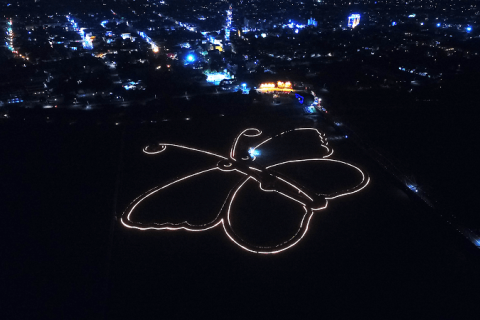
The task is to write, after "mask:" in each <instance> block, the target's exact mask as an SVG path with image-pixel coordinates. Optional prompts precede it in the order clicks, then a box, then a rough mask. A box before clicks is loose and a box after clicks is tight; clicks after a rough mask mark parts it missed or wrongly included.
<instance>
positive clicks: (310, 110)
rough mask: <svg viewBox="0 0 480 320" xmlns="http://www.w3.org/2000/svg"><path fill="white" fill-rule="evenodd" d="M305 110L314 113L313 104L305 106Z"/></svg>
mask: <svg viewBox="0 0 480 320" xmlns="http://www.w3.org/2000/svg"><path fill="white" fill-rule="evenodd" d="M305 112H307V113H310V114H311V113H315V107H314V106H308V107H305Z"/></svg>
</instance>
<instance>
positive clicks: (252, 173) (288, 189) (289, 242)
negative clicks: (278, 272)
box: [121, 128, 370, 254]
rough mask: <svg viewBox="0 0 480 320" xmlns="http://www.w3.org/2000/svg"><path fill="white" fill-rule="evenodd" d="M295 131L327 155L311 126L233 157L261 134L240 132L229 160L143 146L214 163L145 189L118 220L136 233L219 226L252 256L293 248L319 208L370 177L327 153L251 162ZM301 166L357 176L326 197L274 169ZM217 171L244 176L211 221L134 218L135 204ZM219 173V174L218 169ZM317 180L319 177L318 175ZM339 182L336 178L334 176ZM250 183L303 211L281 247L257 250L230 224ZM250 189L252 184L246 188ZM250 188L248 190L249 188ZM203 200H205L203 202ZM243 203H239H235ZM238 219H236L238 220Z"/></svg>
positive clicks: (250, 130) (160, 145)
mask: <svg viewBox="0 0 480 320" xmlns="http://www.w3.org/2000/svg"><path fill="white" fill-rule="evenodd" d="M297 131H305V132H308V131H311V132H313V133H314V134H315V135H316V136H317V137H318V138H319V141H320V142H321V144H322V146H323V147H325V148H326V150H327V152H328V151H329V147H328V142H327V141H326V138H325V135H324V134H323V133H321V132H319V131H318V130H317V129H315V128H297V129H294V130H288V131H285V132H282V133H280V134H277V135H275V136H272V137H269V138H267V139H265V140H264V141H263V142H261V143H260V144H258V145H257V146H256V147H252V148H249V149H248V154H249V155H250V158H249V157H247V158H237V155H236V153H237V150H236V149H237V146H238V142H239V140H240V139H242V140H243V139H245V138H256V137H259V136H260V135H261V131H260V130H258V129H255V128H248V129H245V130H243V131H242V132H240V134H238V135H237V137H236V138H235V139H234V141H233V144H232V147H231V150H230V157H229V158H226V157H224V156H221V155H218V154H215V153H212V152H209V151H204V150H200V149H196V148H191V147H187V146H182V145H177V144H169V143H158V144H155V145H154V146H148V147H145V148H144V150H143V151H144V152H145V153H147V154H152V155H154V154H159V153H163V152H165V151H166V150H167V149H168V148H169V147H176V148H181V149H185V150H189V151H191V152H200V153H204V154H207V155H210V156H212V157H213V159H215V158H216V159H217V161H218V164H217V166H215V167H211V168H207V169H205V170H202V171H198V172H196V173H193V174H190V175H186V176H185V177H182V178H179V179H176V180H174V181H173V182H170V183H167V184H165V185H160V186H157V187H154V188H152V189H150V190H149V191H147V192H145V193H144V194H142V195H141V196H139V197H137V198H136V199H135V200H134V201H132V203H131V204H130V205H129V206H128V207H127V209H126V210H125V212H124V214H123V216H122V218H121V222H122V224H123V225H124V226H125V227H127V228H134V229H138V230H142V231H145V230H181V229H182V230H187V231H194V232H195V231H197V232H198V231H206V230H209V229H211V228H214V227H216V226H218V225H220V224H222V226H223V229H224V231H225V234H226V235H227V237H228V238H229V239H230V240H231V241H232V242H234V243H235V244H236V245H238V246H239V247H241V248H242V249H244V250H247V251H249V252H254V253H260V254H273V253H279V252H282V251H284V250H287V249H289V248H292V247H293V246H294V245H295V244H297V243H298V242H299V241H300V240H301V239H303V238H304V236H305V235H306V233H307V231H308V226H309V223H310V220H311V217H312V216H313V214H314V213H315V212H317V211H319V210H324V209H326V208H327V205H328V200H332V199H336V198H339V197H342V196H346V195H349V194H353V193H356V192H359V191H360V190H363V189H364V188H365V187H366V186H367V185H368V184H369V181H370V179H369V178H368V176H367V175H366V174H365V173H364V172H363V171H362V170H361V169H360V168H358V167H356V166H354V165H352V164H350V163H347V162H344V161H340V160H333V159H326V157H328V156H330V155H331V153H332V152H333V150H332V152H330V153H329V154H328V155H326V156H323V157H321V158H308V159H301V158H300V159H292V160H287V161H282V162H279V163H275V164H271V165H269V166H265V167H263V166H261V165H259V164H257V163H255V162H254V161H255V159H256V157H258V156H260V155H261V152H260V150H258V149H257V148H258V147H260V146H265V144H266V143H268V142H269V141H272V140H274V139H276V138H279V137H281V136H284V135H288V134H291V133H294V132H297ZM301 163H309V164H315V165H320V166H321V165H324V164H328V163H336V164H340V165H341V166H342V168H343V166H345V168H347V167H350V168H354V169H355V170H356V172H358V178H356V179H357V184H356V185H354V186H351V187H348V188H346V189H345V190H338V191H336V192H333V193H329V194H320V193H314V192H312V191H310V190H309V189H307V188H305V187H304V186H300V185H298V184H296V183H294V182H292V181H289V179H288V177H284V176H283V175H282V176H280V175H279V174H277V173H276V171H275V169H272V168H277V167H281V166H282V165H285V164H301ZM217 170H219V171H220V172H224V173H225V174H229V172H236V173H240V174H242V175H243V178H242V180H241V182H240V184H238V185H237V186H233V188H232V189H231V190H230V192H229V193H228V195H227V198H226V199H225V201H224V202H223V205H222V206H221V207H220V208H219V211H218V214H217V215H216V216H215V218H213V220H211V221H206V222H204V223H197V224H192V223H190V222H188V221H182V222H177V223H173V222H153V223H144V222H141V221H136V220H135V213H136V211H135V210H136V209H137V208H138V205H139V204H140V203H142V202H143V201H147V200H148V198H149V197H151V196H153V195H155V194H157V193H159V192H161V191H162V190H165V189H166V188H168V187H170V186H172V185H176V184H179V183H186V182H188V181H191V180H190V179H193V178H195V177H198V176H202V175H203V176H204V175H206V174H208V173H210V172H215V171H217ZM217 172H218V171H217ZM319 179H321V177H319ZM339 179H341V176H339ZM251 181H254V182H256V183H257V185H258V189H257V190H258V191H257V192H275V193H277V194H278V195H280V196H282V197H285V198H287V199H290V200H292V201H294V202H295V203H297V204H298V205H299V209H301V210H303V212H304V213H303V216H302V218H301V219H300V221H299V222H298V225H297V231H296V232H295V234H293V236H291V237H290V238H287V239H285V240H284V241H281V242H280V243H278V244H276V245H272V246H258V245H254V244H252V243H251V241H247V240H245V239H243V238H241V237H240V236H239V235H238V234H237V233H236V232H235V228H234V227H233V226H232V220H231V217H232V215H233V214H236V215H238V214H240V212H237V211H238V210H237V209H234V207H235V206H234V204H235V203H236V202H235V201H236V199H237V198H238V195H239V193H241V192H242V191H243V190H244V189H245V188H247V187H246V185H247V182H251ZM250 185H251V184H250ZM250 185H249V186H250ZM205 201H208V199H205ZM237 201H242V200H237ZM240 218H241V217H240Z"/></svg>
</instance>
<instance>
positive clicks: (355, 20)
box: [348, 14, 360, 29]
mask: <svg viewBox="0 0 480 320" xmlns="http://www.w3.org/2000/svg"><path fill="white" fill-rule="evenodd" d="M359 23H360V15H359V14H352V15H351V16H349V17H348V27H349V28H352V29H353V28H355V27H356V26H358V24H359Z"/></svg>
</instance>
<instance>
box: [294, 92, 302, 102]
mask: <svg viewBox="0 0 480 320" xmlns="http://www.w3.org/2000/svg"><path fill="white" fill-rule="evenodd" d="M295 98H297V99H298V102H300V104H303V97H302V96H301V95H299V94H298V93H295Z"/></svg>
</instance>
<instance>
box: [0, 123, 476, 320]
mask: <svg viewBox="0 0 480 320" xmlns="http://www.w3.org/2000/svg"><path fill="white" fill-rule="evenodd" d="M259 122H260V124H258V126H260V125H262V124H261V122H263V126H266V127H268V126H271V125H272V124H271V123H269V119H264V120H262V121H259ZM247 123H248V121H245V120H240V119H237V118H223V119H222V120H215V121H211V122H207V121H204V122H198V121H197V122H193V121H191V122H188V124H187V122H175V123H174V122H171V123H170V124H169V125H162V126H155V127H154V126H152V127H141V126H127V127H122V126H106V125H100V126H97V125H93V124H90V125H87V124H85V125H76V126H65V125H62V126H60V125H59V126H57V125H37V124H21V123H17V122H11V123H5V124H2V126H1V128H0V130H1V131H0V137H1V140H0V141H2V144H1V145H0V152H1V159H2V162H1V166H0V192H1V194H2V201H1V203H0V212H1V213H2V218H3V224H2V226H3V228H2V232H1V234H2V241H1V243H2V252H1V257H2V259H1V261H2V262H1V264H2V272H1V277H2V278H1V283H2V285H1V287H2V291H3V296H4V298H3V300H2V303H1V305H0V308H1V309H0V312H1V314H2V318H4V319H15V318H18V319H25V318H29V319H30V318H42V319H45V318H49V319H53V318H58V319H65V318H70V319H71V318H78V319H86V318H88V319H102V318H109V319H133V318H139V319H149V318H166V319H172V318H187V317H192V316H193V317H195V318H204V317H207V316H208V317H218V318H233V319H244V318H282V319H284V318H312V317H322V316H324V317H326V318H367V317H368V318H374V319H380V318H381V319H384V318H389V319H391V318H415V319H416V318H422V319H452V318H455V319H476V318H477V315H478V313H477V312H478V298H479V297H480V294H479V293H478V284H479V280H480V279H479V274H478V270H479V266H480V264H479V258H478V250H477V249H475V248H474V247H473V246H472V245H471V244H470V243H468V242H466V240H465V239H464V238H462V237H461V236H460V235H459V234H458V233H456V232H455V231H454V230H451V229H450V228H449V226H448V225H446V224H445V223H444V222H442V221H441V220H440V219H438V218H437V216H436V215H435V213H434V212H431V211H430V210H428V209H426V208H425V207H424V206H423V205H421V204H420V203H418V202H417V201H415V200H414V199H412V198H410V197H409V196H408V195H407V194H406V193H405V191H404V190H402V189H401V188H399V187H398V186H397V185H396V184H395V183H394V182H392V180H390V178H389V177H388V176H387V175H386V174H385V173H384V172H383V171H381V170H380V169H379V168H378V167H377V166H376V165H375V164H374V163H373V162H371V161H370V160H369V159H368V158H366V157H365V156H364V155H363V154H361V152H359V151H358V150H357V149H356V148H355V146H353V145H352V144H350V142H348V141H338V142H336V143H333V142H332V145H333V147H334V149H335V152H336V153H335V154H334V158H340V159H344V160H348V161H352V162H354V163H357V164H360V165H361V166H362V168H364V169H365V170H366V171H367V172H368V173H369V174H370V176H371V178H372V183H371V185H369V187H368V189H366V190H365V192H363V193H359V194H356V195H352V196H350V197H348V198H346V199H345V200H342V201H340V200H338V201H332V202H331V203H330V204H329V207H328V209H327V210H325V211H324V212H323V211H322V212H321V213H319V214H316V215H315V216H314V217H313V219H312V222H311V226H310V230H309V232H308V233H307V236H306V237H305V238H304V239H303V240H302V241H301V242H300V243H299V244H298V245H297V246H296V247H294V248H292V249H290V250H288V251H286V252H284V253H281V254H277V255H266V256H265V255H256V254H252V253H248V252H246V251H244V250H242V249H240V248H239V247H238V246H236V245H235V244H233V243H232V242H231V241H229V240H228V238H227V237H226V235H225V234H224V232H223V230H222V229H221V228H215V229H212V230H210V231H206V232H199V233H188V232H172V233H168V232H141V231H138V230H130V229H126V228H124V227H122V226H121V224H120V223H119V221H116V222H114V223H113V224H112V217H113V216H114V214H115V215H116V216H117V217H119V216H120V214H121V212H122V211H123V209H124V208H125V207H126V206H127V205H128V203H129V202H130V201H131V200H133V198H134V197H136V196H138V195H139V194H141V193H142V192H143V191H145V190H146V189H148V188H149V187H151V186H152V184H153V185H155V184H157V183H158V184H160V183H162V182H165V181H168V180H169V179H171V178H173V177H174V176H175V175H176V173H177V172H184V170H186V166H187V165H190V164H191V163H186V164H176V165H175V164H174V163H172V160H171V159H168V158H167V157H165V158H163V159H162V158H161V157H164V156H167V155H162V156H158V157H159V158H158V161H159V162H158V163H156V164H153V162H151V163H150V165H151V166H149V162H148V161H150V160H148V161H147V160H144V159H145V158H143V154H142V153H141V148H142V147H143V146H144V145H146V144H148V143H151V142H154V141H158V140H160V139H161V140H163V141H166V140H168V142H183V143H186V144H190V145H195V146H197V147H199V148H205V149H210V150H215V151H217V152H218V153H222V154H226V153H227V152H228V150H229V148H230V145H231V141H232V140H233V138H234V136H235V135H236V133H237V132H238V131H239V129H240V128H244V127H245V125H246V124H247ZM328 134H329V133H328V132H327V136H328ZM330 134H331V133H330ZM122 139H123V143H122ZM122 144H123V147H122ZM121 154H122V156H121ZM121 159H122V160H121ZM146 161H147V162H146ZM162 161H163V162H162ZM119 165H120V168H121V174H120V175H118V168H119ZM195 169H196V168H195V166H194V167H192V168H191V170H195ZM117 182H119V184H118V185H117ZM117 186H118V197H117V196H115V190H116V187H117ZM112 226H113V229H112ZM112 230H113V232H112Z"/></svg>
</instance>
